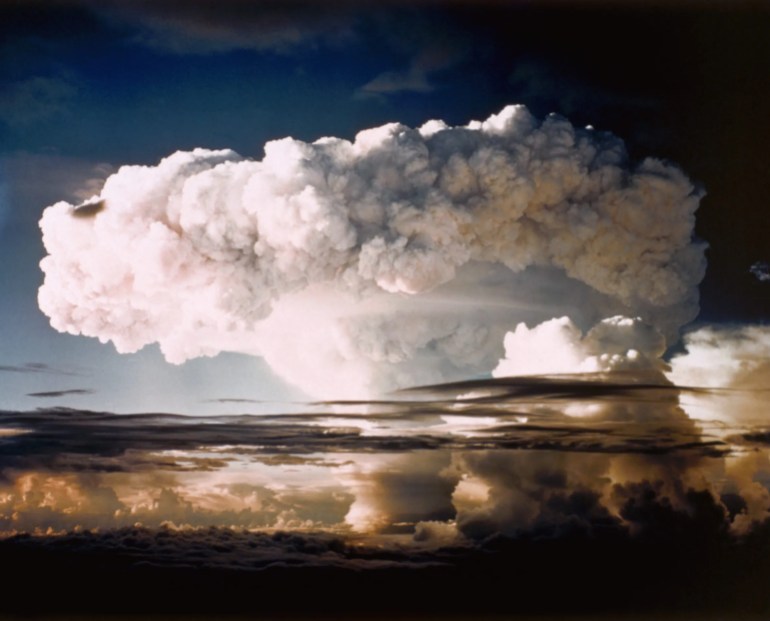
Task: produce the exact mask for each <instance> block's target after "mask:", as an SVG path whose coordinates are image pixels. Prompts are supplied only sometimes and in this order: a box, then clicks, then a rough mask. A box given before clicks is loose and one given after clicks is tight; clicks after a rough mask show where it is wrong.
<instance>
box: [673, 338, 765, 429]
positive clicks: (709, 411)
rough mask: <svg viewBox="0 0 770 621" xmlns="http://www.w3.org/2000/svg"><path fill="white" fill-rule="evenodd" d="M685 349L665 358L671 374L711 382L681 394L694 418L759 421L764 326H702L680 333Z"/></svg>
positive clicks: (688, 382) (683, 381)
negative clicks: (703, 391)
mask: <svg viewBox="0 0 770 621" xmlns="http://www.w3.org/2000/svg"><path fill="white" fill-rule="evenodd" d="M684 346H685V348H686V352H685V353H682V354H679V355H677V356H675V357H674V358H673V359H672V360H671V373H670V374H669V376H670V377H671V379H672V380H673V381H674V382H676V383H677V384H680V385H682V386H703V387H709V388H713V389H714V390H713V391H711V392H710V393H709V394H708V395H703V396H701V395H698V394H690V395H687V396H686V398H684V399H683V403H684V404H685V407H686V408H687V411H688V412H689V413H691V415H692V416H694V417H697V418H716V419H720V420H723V421H728V422H735V421H740V422H763V421H765V420H766V418H767V391H768V386H770V327H768V326H764V325H743V326H731V325H721V326H719V325H715V326H705V327H701V328H698V329H695V330H692V331H689V332H687V333H686V334H685V335H684Z"/></svg>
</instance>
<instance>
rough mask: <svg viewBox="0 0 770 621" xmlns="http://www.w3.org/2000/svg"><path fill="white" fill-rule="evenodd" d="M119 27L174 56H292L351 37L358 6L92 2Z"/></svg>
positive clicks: (195, 0)
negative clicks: (246, 52) (253, 53)
mask: <svg viewBox="0 0 770 621" xmlns="http://www.w3.org/2000/svg"><path fill="white" fill-rule="evenodd" d="M83 4H85V5H86V6H89V7H91V8H92V9H93V10H95V11H96V12H97V13H99V14H101V15H102V16H103V17H104V18H106V19H108V20H109V21H112V22H115V23H116V24H118V25H126V24H128V25H132V26H133V27H135V28H136V29H137V35H136V37H135V41H136V42H138V43H140V44H142V45H146V46H149V47H152V48H154V49H156V50H160V51H165V52H171V53H176V54H208V53H216V52H228V51H232V50H238V49H252V50H271V51H277V52H288V51H290V50H292V49H293V48H296V47H300V46H312V45H315V44H318V43H327V44H329V43H331V44H335V43H338V42H340V41H345V40H347V39H348V38H350V37H351V36H352V31H353V25H354V23H355V17H354V16H355V12H354V10H353V9H354V8H355V3H353V2H340V1H337V2H329V3H324V4H320V3H318V2H314V1H312V0H291V1H289V2H278V1H276V0H269V1H267V2H259V3H253V2H240V1H239V0H226V1H224V2H218V3H216V4H212V3H211V2H209V1H207V0H192V1H189V2H184V1H180V0H163V1H161V2H153V1H140V2H133V3H131V4H130V5H128V4H126V3H125V2H119V1H112V0H110V1H108V2H98V3H96V2H91V1H90V0H84V1H83Z"/></svg>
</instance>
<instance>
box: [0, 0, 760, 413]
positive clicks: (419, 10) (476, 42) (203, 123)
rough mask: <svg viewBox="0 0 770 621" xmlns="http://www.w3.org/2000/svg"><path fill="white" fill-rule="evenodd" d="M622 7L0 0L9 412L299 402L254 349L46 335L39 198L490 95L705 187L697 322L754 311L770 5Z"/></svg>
mask: <svg viewBox="0 0 770 621" xmlns="http://www.w3.org/2000/svg"><path fill="white" fill-rule="evenodd" d="M623 4H624V7H625V8H623V9H622V10H621V9H620V8H618V7H619V4H612V3H606V4H602V3H572V4H567V3H562V2H540V3H538V2H523V1H521V2H502V1H498V2H481V3H478V2H470V1H468V2H462V1H454V2H442V1H437V2H423V3H409V4H407V3H400V2H387V3H385V2H383V3H378V4H377V5H376V8H372V7H369V8H367V9H362V8H359V7H357V4H356V3H353V2H350V3H344V2H339V3H332V2H320V1H317V2H311V1H304V2H300V1H293V2H282V3H279V2H267V3H256V2H255V3H246V2H237V1H235V0H228V1H224V2H217V3H213V2H206V1H203V0H196V1H192V2H181V1H179V2H176V1H171V0H165V1H161V2H131V3H129V2H120V1H118V0H114V1H112V2H95V1H94V2H90V1H88V0H81V1H76V0H71V1H65V2H55V3H54V2H43V1H30V2H3V3H0V226H2V229H0V239H1V240H2V246H1V247H0V253H2V255H1V256H0V261H1V262H0V282H2V287H3V289H2V291H3V294H4V295H3V296H2V300H0V318H2V323H0V326H1V327H0V365H5V366H6V367H8V369H9V370H7V371H5V372H3V373H2V374H0V382H2V389H3V394H4V398H5V400H6V405H7V406H9V407H11V406H12V407H33V406H36V405H39V404H40V403H39V399H37V400H36V399H35V398H32V397H27V396H25V395H27V394H28V393H32V392H39V391H41V390H44V389H46V388H52V389H55V390H73V389H92V390H95V391H97V392H96V393H94V394H84V395H73V396H71V397H69V398H68V400H65V401H62V403H65V404H67V405H76V406H81V407H97V408H98V407H105V408H112V409H116V410H126V409H140V408H152V407H157V408H168V409H181V408H186V409H192V410H194V409H196V408H201V407H203V406H200V403H199V402H200V401H201V399H205V398H217V397H253V398H265V399H274V398H275V399H292V398H297V397H298V396H299V395H297V393H295V392H294V391H292V390H291V389H290V388H288V387H286V386H284V385H283V384H281V383H280V381H279V380H277V379H275V378H274V377H272V375H271V374H270V373H269V371H268V370H267V369H266V368H265V367H264V365H261V363H260V362H259V361H253V360H246V359H244V358H243V357H238V356H221V357H220V358H218V359H216V360H213V361H206V360H198V361H194V362H192V363H188V364H186V365H185V366H184V367H170V366H168V365H166V364H165V363H164V362H163V361H162V359H161V357H160V355H159V354H158V353H157V352H156V351H155V350H153V349H150V350H148V351H146V352H142V353H141V354H138V355H134V356H118V355H116V354H114V352H113V350H112V347H111V346H104V345H100V344H99V343H98V342H96V341H92V340H89V339H84V338H78V337H72V336H63V335H59V334H58V333H56V332H55V331H54V330H53V329H51V328H49V327H48V325H47V319H46V318H45V317H44V316H43V315H42V314H41V313H40V312H39V311H38V310H37V305H36V301H35V296H36V291H37V288H38V286H39V285H40V282H41V280H42V274H41V273H40V271H39V268H38V266H37V263H38V261H39V260H40V258H41V257H42V256H43V250H42V245H41V243H40V239H39V237H40V236H39V230H38V227H37V221H38V219H39V217H40V214H41V212H42V210H43V208H45V207H46V206H47V205H49V204H52V203H53V202H56V201H57V200H61V199H64V200H69V201H72V202H74V201H77V200H79V199H81V198H85V197H87V196H90V194H93V193H94V192H97V191H98V186H99V183H100V180H102V179H103V178H104V177H105V176H106V175H107V174H109V173H110V172H111V171H113V170H114V169H115V168H116V167H118V166H120V165H122V164H126V163H137V164H155V163H157V161H158V160H159V159H160V158H161V157H163V156H165V155H168V154H169V153H171V152H173V151H176V150H179V149H191V148H193V147H201V146H202V147H210V148H225V147H227V148H232V149H235V150H236V151H238V152H240V153H241V154H242V155H245V156H247V157H255V158H259V157H261V155H262V145H263V144H264V142H265V141H266V140H270V139H273V138H278V137H283V136H288V135H291V136H293V137H296V138H300V139H304V140H314V139H316V138H318V137H321V136H326V135H334V136H342V137H346V138H351V137H352V136H353V135H354V134H355V133H356V132H357V131H359V130H361V129H364V128H367V127H372V126H376V125H379V124H382V123H385V122H389V121H396V120H398V121H400V122H402V123H405V124H407V125H411V126H415V125H420V124H422V123H423V122H425V121H426V120H428V119H431V118H441V119H444V120H445V121H447V122H448V123H450V124H464V123H467V122H468V121H469V120H471V119H474V118H486V117H488V116H489V115H490V114H492V113H494V112H497V111H499V110H500V109H501V108H502V107H503V106H504V105H505V104H508V103H523V104H526V105H527V106H528V107H529V108H530V109H531V110H532V112H533V113H534V114H535V115H536V116H539V117H542V116H544V115H546V114H548V113H550V112H557V113H560V114H563V115H564V116H566V117H568V118H569V119H570V120H571V121H572V123H573V124H575V125H585V124H592V125H594V126H595V127H596V128H597V129H599V130H608V131H611V132H613V133H615V134H617V135H619V136H620V137H622V138H623V139H624V140H626V143H627V146H628V149H629V152H630V154H631V157H632V158H641V157H643V156H646V155H654V156H659V157H663V158H667V159H670V160H672V161H675V162H677V163H678V164H680V165H681V166H682V168H683V169H684V170H685V171H686V173H687V174H688V175H689V176H690V177H691V178H692V179H693V180H695V181H696V182H698V183H699V184H701V185H703V186H704V187H705V188H706V191H707V193H708V194H707V196H706V198H705V199H704V200H703V202H702V204H701V208H700V211H699V213H698V225H697V231H698V233H699V235H700V236H701V237H702V238H704V239H705V240H707V241H708V242H709V244H710V247H711V249H710V251H709V253H708V259H709V270H708V273H707V276H706V279H705V281H704V283H703V285H702V287H701V292H702V301H701V309H702V310H701V316H700V319H701V320H703V321H726V322H746V321H751V322H756V321H762V322H764V321H767V320H768V319H770V283H767V282H761V281H760V280H759V279H758V278H756V277H755V276H754V275H753V274H752V273H751V272H750V267H751V265H752V264H754V263H755V262H758V261H767V260H770V227H768V224H767V222H768V218H767V209H768V207H767V196H768V195H770V178H768V175H767V174H766V161H767V158H766V153H765V150H766V145H767V144H770V123H768V121H767V120H766V112H767V110H768V109H769V107H768V104H769V103H770V83H769V82H768V80H767V76H768V75H770V51H769V48H768V46H769V44H768V43H767V32H768V31H770V29H768V26H770V11H769V10H768V9H767V8H765V7H764V6H763V4H762V3H749V2H736V3H706V2H703V3H699V2H695V1H692V2H687V3H682V4H679V3H677V4H676V6H675V7H672V4H673V3H672V4H663V3H651V4H650V3H641V2H640V3H630V4H628V3H623ZM29 363H44V364H46V365H49V366H50V368H46V369H45V370H42V371H41V369H40V368H36V369H37V370H35V368H30V367H27V366H25V365H27V364H29ZM255 367H257V368H258V372H257V375H258V377H259V378H261V379H260V380H259V381H258V382H254V380H253V377H254V376H255V375H254V368H255ZM71 373H76V375H71ZM201 378H205V382H202V380H201ZM202 383H204V384H205V386H204V387H203V388H201V384H202ZM190 386H194V387H195V390H190V389H189V387H190ZM182 393H183V394H184V395H186V396H185V397H184V398H181V397H179V396H178V395H179V394H182ZM161 394H162V395H176V396H173V397H172V396H168V398H158V397H157V396H158V395H161ZM137 395H145V396H146V398H143V397H137ZM131 399H132V401H130V400H131ZM180 399H181V400H180ZM129 402H130V403H131V405H127V404H128V403H129ZM204 409H205V408H204Z"/></svg>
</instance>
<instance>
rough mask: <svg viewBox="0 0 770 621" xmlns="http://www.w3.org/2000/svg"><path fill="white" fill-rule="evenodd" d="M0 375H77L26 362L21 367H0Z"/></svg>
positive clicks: (4, 365)
mask: <svg viewBox="0 0 770 621" xmlns="http://www.w3.org/2000/svg"><path fill="white" fill-rule="evenodd" d="M0 373H46V374H51V375H79V373H75V372H74V371H65V370H63V369H57V368H55V367H52V366H50V365H48V364H45V363H42V362H28V363H26V364H22V365H6V364H3V365H0Z"/></svg>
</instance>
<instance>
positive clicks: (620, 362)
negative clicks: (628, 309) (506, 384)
mask: <svg viewBox="0 0 770 621" xmlns="http://www.w3.org/2000/svg"><path fill="white" fill-rule="evenodd" d="M504 344H505V354H506V355H505V358H503V359H502V360H501V361H500V363H499V364H498V365H497V367H495V369H494V370H493V371H492V375H494V376H496V377H504V376H506V375H537V374H555V373H597V372H608V371H632V370H633V371H651V372H653V373H654V372H655V371H660V370H662V369H663V368H664V363H663V361H662V360H661V356H662V355H663V352H664V351H665V349H666V340H665V338H664V337H663V335H661V334H660V332H658V331H657V330H656V329H655V328H654V327H653V326H650V325H648V324H645V323H644V322H643V321H642V320H640V319H629V318H627V317H620V316H617V317H611V318H608V319H604V320H602V321H601V322H600V323H598V324H597V325H596V326H594V327H593V328H591V330H590V331H589V332H588V333H587V334H586V335H585V336H584V335H583V334H582V332H581V331H580V329H579V328H578V327H577V326H576V325H575V324H574V323H573V321H572V320H571V319H570V318H569V317H561V318H559V319H551V320H549V321H546V322H543V323H541V324H540V325H538V326H535V327H534V328H532V329H529V328H527V326H526V324H524V323H520V324H519V325H518V326H517V327H516V330H515V331H513V332H508V334H506V335H505V341H504Z"/></svg>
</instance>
